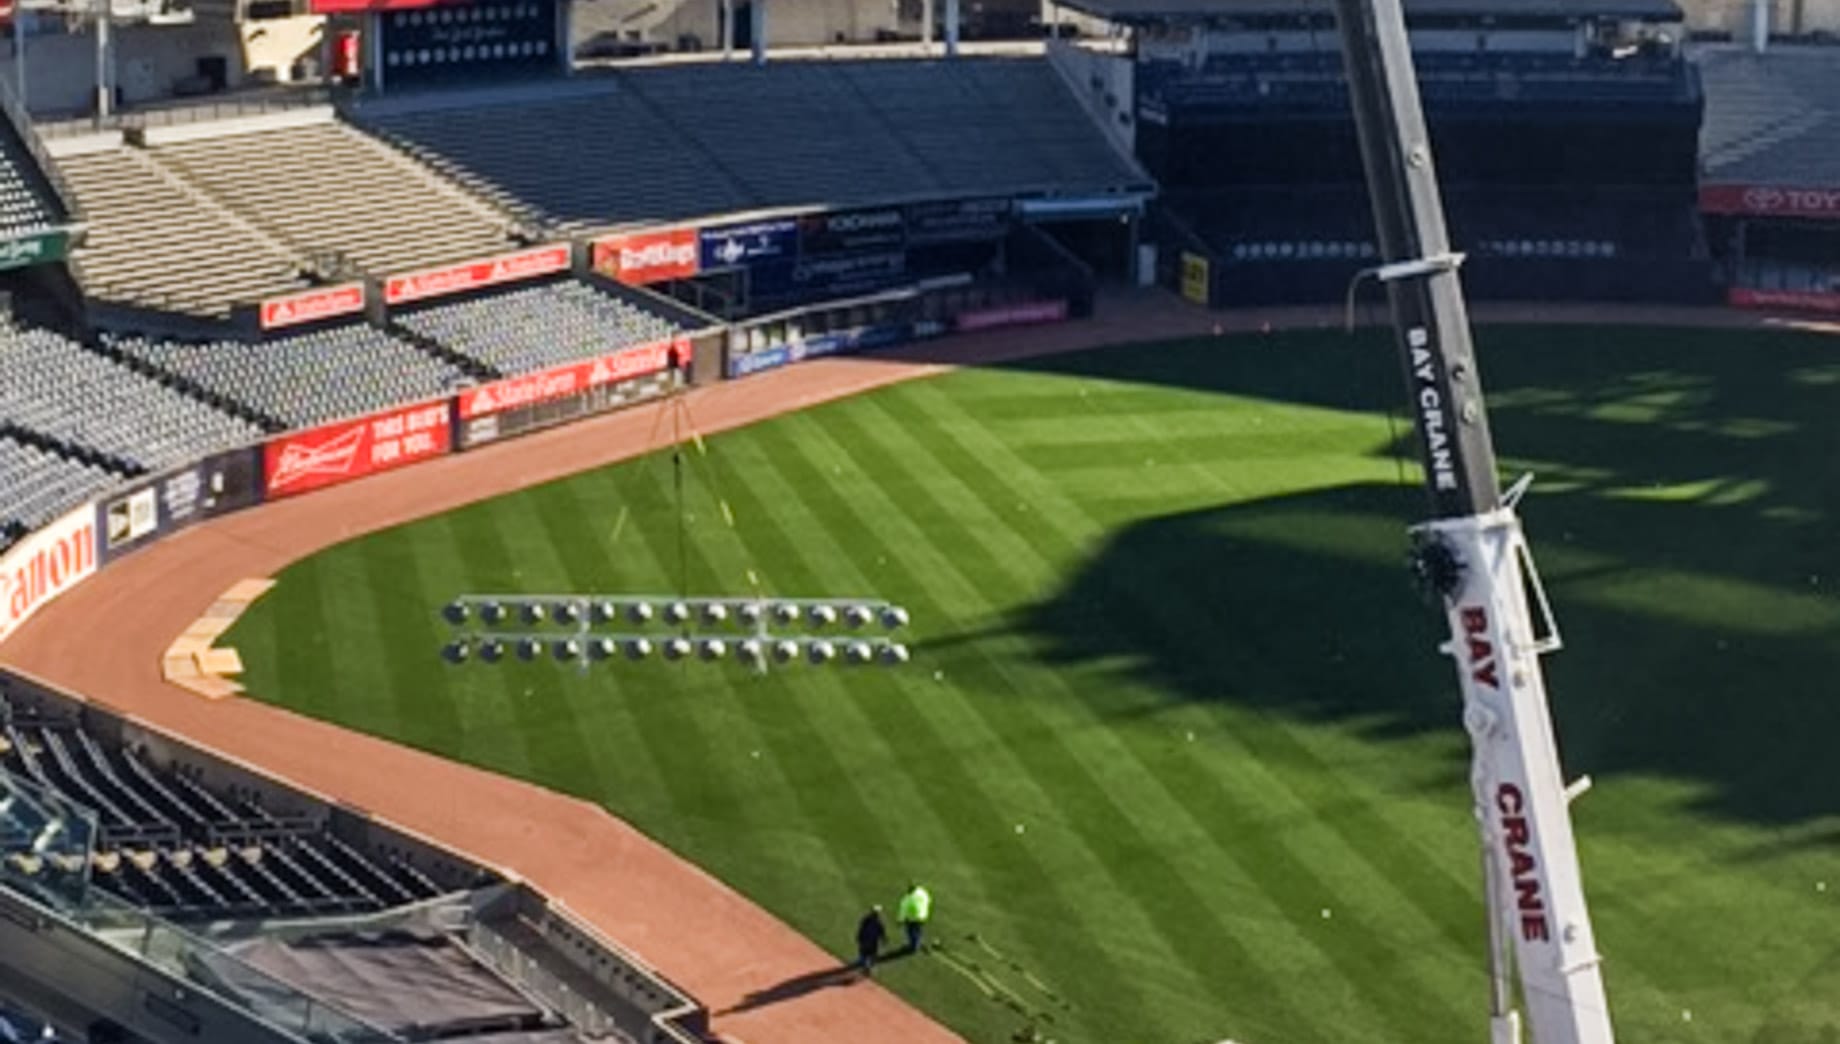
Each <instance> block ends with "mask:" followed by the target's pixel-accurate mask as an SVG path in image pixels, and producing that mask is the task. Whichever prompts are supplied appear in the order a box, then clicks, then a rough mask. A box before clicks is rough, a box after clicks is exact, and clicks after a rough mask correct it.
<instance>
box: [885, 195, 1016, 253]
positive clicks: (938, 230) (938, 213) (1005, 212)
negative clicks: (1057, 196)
mask: <svg viewBox="0 0 1840 1044" xmlns="http://www.w3.org/2000/svg"><path fill="white" fill-rule="evenodd" d="M1010 211H1011V206H1010V201H1009V197H1007V196H999V197H995V198H991V199H965V200H959V201H957V202H953V203H916V204H914V205H912V206H910V207H908V208H907V241H908V242H909V243H910V244H913V245H915V246H920V245H924V244H928V243H968V242H975V241H978V240H984V239H1001V238H1003V236H1004V235H1006V234H1007V233H1008V232H1009V219H1010Z"/></svg>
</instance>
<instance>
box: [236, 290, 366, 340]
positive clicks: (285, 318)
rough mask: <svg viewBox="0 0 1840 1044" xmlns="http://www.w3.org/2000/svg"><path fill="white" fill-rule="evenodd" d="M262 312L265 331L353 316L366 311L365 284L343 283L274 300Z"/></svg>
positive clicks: (267, 302)
mask: <svg viewBox="0 0 1840 1044" xmlns="http://www.w3.org/2000/svg"><path fill="white" fill-rule="evenodd" d="M261 311H262V315H261V319H262V329H264V330H276V329H280V328H281V327H284V326H299V325H300V324H301V323H312V322H318V321H319V320H321V319H331V318H333V317H334V316H340V315H352V314H354V313H357V312H362V311H364V284H363V283H341V284H339V285H338V286H322V287H319V288H317V289H314V290H308V291H305V292H304V293H298V294H289V295H288V296H286V297H271V298H269V299H268V300H266V301H263V302H262V305H261Z"/></svg>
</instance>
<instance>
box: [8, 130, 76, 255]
mask: <svg viewBox="0 0 1840 1044" xmlns="http://www.w3.org/2000/svg"><path fill="white" fill-rule="evenodd" d="M62 209H63V208H62V207H61V206H60V205H59V203H58V201H57V199H56V197H55V196H54V195H52V194H51V193H50V192H49V191H48V186H47V185H46V184H45V179H44V177H43V176H42V175H41V174H40V173H39V171H38V168H37V161H36V160H34V159H33V158H32V154H31V153H30V152H29V151H28V150H27V149H26V146H25V143H24V142H21V141H20V140H19V136H18V134H17V133H16V132H14V130H13V128H12V126H11V125H10V124H9V123H8V122H7V121H6V120H4V119H0V238H7V237H11V236H24V235H30V234H32V233H34V232H43V231H45V230H46V229H49V228H51V227H52V226H54V225H58V224H61V223H62V222H63V219H64V215H63V213H62Z"/></svg>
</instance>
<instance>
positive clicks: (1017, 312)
mask: <svg viewBox="0 0 1840 1044" xmlns="http://www.w3.org/2000/svg"><path fill="white" fill-rule="evenodd" d="M1065 318H1067V302H1065V301H1030V302H1028V303H1026V304H1013V305H1003V306H1002V307H1000V308H983V309H979V310H978V311H975V312H961V313H959V316H958V320H957V324H958V328H959V330H960V331H963V332H967V333H968V332H970V331H972V330H989V329H992V328H993V327H998V326H1018V325H1021V324H1023V323H1058V322H1060V321H1061V320H1062V319H1065Z"/></svg>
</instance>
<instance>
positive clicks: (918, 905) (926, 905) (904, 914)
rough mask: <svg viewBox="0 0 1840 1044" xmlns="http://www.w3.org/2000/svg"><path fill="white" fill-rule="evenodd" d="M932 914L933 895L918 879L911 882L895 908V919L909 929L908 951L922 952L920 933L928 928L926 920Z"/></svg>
mask: <svg viewBox="0 0 1840 1044" xmlns="http://www.w3.org/2000/svg"><path fill="white" fill-rule="evenodd" d="M932 915H933V897H932V896H931V895H929V894H928V893H927V890H926V889H924V888H922V887H920V883H919V882H918V881H916V882H913V883H912V884H909V885H908V886H907V894H906V895H904V896H902V897H901V905H900V906H898V907H896V908H895V919H896V920H898V921H900V922H901V927H902V928H905V929H907V952H908V953H919V952H920V933H922V932H924V931H925V930H926V920H927V918H929V917H931V916H932Z"/></svg>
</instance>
